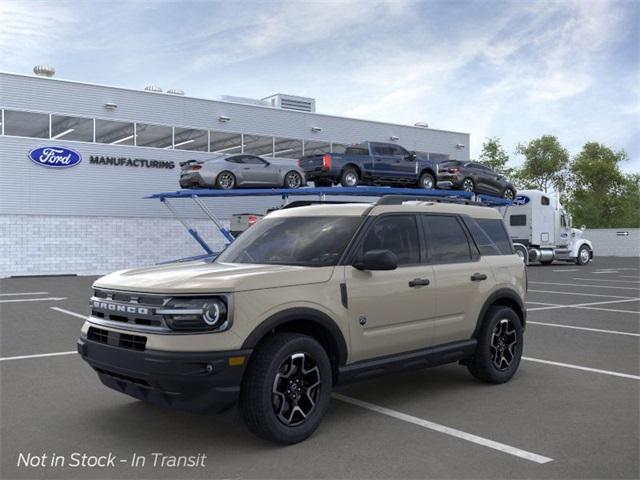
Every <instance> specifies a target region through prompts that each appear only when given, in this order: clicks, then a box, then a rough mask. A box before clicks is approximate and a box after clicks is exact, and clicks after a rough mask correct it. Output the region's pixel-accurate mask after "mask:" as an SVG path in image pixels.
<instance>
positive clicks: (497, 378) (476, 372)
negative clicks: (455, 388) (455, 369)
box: [467, 306, 523, 383]
mask: <svg viewBox="0 0 640 480" xmlns="http://www.w3.org/2000/svg"><path fill="white" fill-rule="evenodd" d="M477 340H478V346H477V347H476V351H475V354H474V356H473V357H472V358H471V360H470V361H469V363H468V365H467V368H468V369H469V372H471V375H473V376H474V377H476V378H477V379H479V380H482V381H483V382H487V383H505V382H508V381H509V380H511V377H513V375H514V374H515V373H516V370H518V366H519V365H520V358H521V356H522V347H523V338H522V325H521V323H520V318H519V317H518V315H517V314H516V312H514V311H513V309H511V308H509V307H503V306H494V307H491V308H490V309H489V311H488V312H487V315H486V316H485V319H484V321H483V323H482V326H481V327H480V332H479V333H478V337H477Z"/></svg>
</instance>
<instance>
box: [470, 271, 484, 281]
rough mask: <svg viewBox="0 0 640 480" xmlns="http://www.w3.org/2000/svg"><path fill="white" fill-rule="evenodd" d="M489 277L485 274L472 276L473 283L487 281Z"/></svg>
mask: <svg viewBox="0 0 640 480" xmlns="http://www.w3.org/2000/svg"><path fill="white" fill-rule="evenodd" d="M486 279H487V276H486V275H485V274H484V273H474V274H473V275H471V281H472V282H481V281H482V280H486Z"/></svg>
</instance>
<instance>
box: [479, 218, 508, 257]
mask: <svg viewBox="0 0 640 480" xmlns="http://www.w3.org/2000/svg"><path fill="white" fill-rule="evenodd" d="M468 224H469V230H470V231H471V235H472V236H473V239H474V241H475V242H476V245H477V246H478V249H479V250H480V254H481V255H511V254H512V253H513V244H512V243H511V238H509V234H508V233H507V229H506V228H505V226H504V223H503V222H502V220H501V219H498V218H495V219H494V218H476V219H473V220H472V221H471V222H468Z"/></svg>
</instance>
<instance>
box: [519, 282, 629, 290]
mask: <svg viewBox="0 0 640 480" xmlns="http://www.w3.org/2000/svg"><path fill="white" fill-rule="evenodd" d="M529 283H535V284H536V285H564V286H567V287H585V288H615V289H616V290H618V289H620V290H636V291H637V290H640V286H638V287H619V286H618V285H585V284H580V283H554V282H529Z"/></svg>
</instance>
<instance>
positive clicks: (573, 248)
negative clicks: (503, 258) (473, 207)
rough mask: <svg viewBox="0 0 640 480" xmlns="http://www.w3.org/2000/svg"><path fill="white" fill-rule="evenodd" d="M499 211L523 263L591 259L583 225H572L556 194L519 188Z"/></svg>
mask: <svg viewBox="0 0 640 480" xmlns="http://www.w3.org/2000/svg"><path fill="white" fill-rule="evenodd" d="M502 212H503V216H504V219H505V223H506V225H507V229H508V231H509V235H510V236H511V239H512V241H513V242H514V244H515V245H516V250H517V251H518V253H519V254H520V255H521V256H522V257H523V258H524V259H525V261H526V262H527V263H536V262H540V263H542V264H550V263H552V262H553V261H554V260H560V261H570V262H575V263H577V264H579V265H585V264H587V263H589V262H590V261H591V260H592V259H593V246H592V244H591V242H590V241H589V240H587V239H585V238H583V234H584V228H585V227H584V226H583V227H582V228H580V229H577V228H573V227H572V221H571V215H569V213H568V212H567V211H566V210H565V209H564V208H563V207H562V205H561V204H560V201H559V200H558V199H557V198H556V197H553V196H551V195H549V194H547V193H545V192H542V191H539V190H523V191H521V192H519V193H518V195H517V196H516V198H515V200H514V201H513V205H511V206H509V207H504V208H503V209H502Z"/></svg>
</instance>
